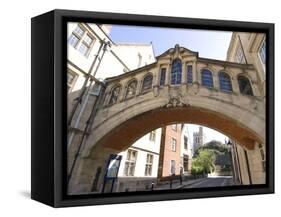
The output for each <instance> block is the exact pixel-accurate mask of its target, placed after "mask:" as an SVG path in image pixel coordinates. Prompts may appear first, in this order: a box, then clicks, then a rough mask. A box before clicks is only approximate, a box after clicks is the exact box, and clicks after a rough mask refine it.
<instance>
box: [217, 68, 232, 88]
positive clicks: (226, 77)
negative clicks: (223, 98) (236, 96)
mask: <svg viewBox="0 0 281 217" xmlns="http://www.w3.org/2000/svg"><path fill="white" fill-rule="evenodd" d="M221 75H223V76H224V77H223V78H222V77H221ZM218 77H219V87H220V91H222V92H225V93H232V92H233V88H232V81H231V77H230V75H229V74H228V73H227V72H225V71H220V72H219V73H218ZM221 79H224V80H221ZM226 79H229V90H228V89H227V88H223V86H226V83H227V81H226ZM222 82H223V85H222Z"/></svg>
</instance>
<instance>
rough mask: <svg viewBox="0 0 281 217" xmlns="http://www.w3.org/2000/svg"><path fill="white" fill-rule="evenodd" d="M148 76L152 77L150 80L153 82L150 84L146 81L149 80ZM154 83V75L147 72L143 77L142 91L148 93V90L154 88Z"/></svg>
mask: <svg viewBox="0 0 281 217" xmlns="http://www.w3.org/2000/svg"><path fill="white" fill-rule="evenodd" d="M148 78H149V79H150V80H148V81H149V82H151V83H150V84H149V85H146V84H145V82H148V81H146V79H148ZM145 85H146V86H145ZM152 85H153V75H152V74H151V73H148V74H146V75H145V76H144V77H143V80H142V86H141V92H142V93H146V92H149V91H151V90H152Z"/></svg>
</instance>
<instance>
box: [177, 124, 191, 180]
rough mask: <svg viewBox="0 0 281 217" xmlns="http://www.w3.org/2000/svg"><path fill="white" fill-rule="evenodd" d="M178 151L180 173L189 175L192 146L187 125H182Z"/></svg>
mask: <svg viewBox="0 0 281 217" xmlns="http://www.w3.org/2000/svg"><path fill="white" fill-rule="evenodd" d="M180 149H181V153H180V158H181V168H182V173H183V174H184V175H190V174H191V166H192V156H193V145H192V143H191V138H190V136H189V131H188V124H182V129H181V145H180Z"/></svg>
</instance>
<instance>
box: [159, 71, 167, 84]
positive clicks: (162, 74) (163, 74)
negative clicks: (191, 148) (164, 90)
mask: <svg viewBox="0 0 281 217" xmlns="http://www.w3.org/2000/svg"><path fill="white" fill-rule="evenodd" d="M165 80H166V68H162V69H161V74H160V86H163V85H165Z"/></svg>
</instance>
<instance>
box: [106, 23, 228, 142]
mask: <svg viewBox="0 0 281 217" xmlns="http://www.w3.org/2000/svg"><path fill="white" fill-rule="evenodd" d="M231 35H232V32H224V31H210V30H191V29H175V28H163V27H161V28H155V27H137V26H126V25H112V29H111V32H110V35H109V36H110V38H111V39H112V40H113V41H114V42H115V43H121V42H123V43H124V42H126V43H128V42H132V43H152V45H153V49H154V54H155V56H158V55H160V54H162V53H164V52H165V51H166V50H168V49H169V48H172V47H174V46H175V44H179V45H180V46H182V47H186V48H188V49H190V50H192V51H195V52H199V56H200V57H205V58H210V59H218V60H225V59H226V54H227V48H228V46H229V43H230V39H231ZM198 128H199V125H194V124H188V131H189V138H190V139H189V141H190V140H192V143H193V133H194V132H197V131H198ZM203 132H204V135H205V139H204V140H205V142H206V143H207V142H209V141H211V140H218V141H220V142H223V143H224V141H225V139H226V138H227V137H226V136H225V135H223V134H221V133H219V132H217V131H215V130H213V129H210V128H207V127H203Z"/></svg>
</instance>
